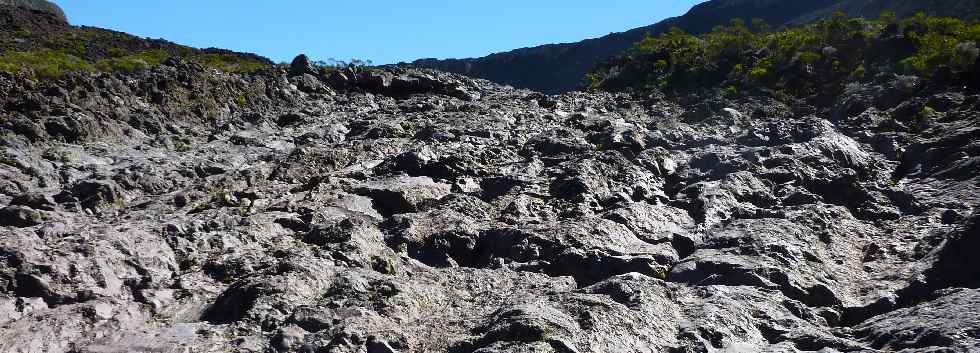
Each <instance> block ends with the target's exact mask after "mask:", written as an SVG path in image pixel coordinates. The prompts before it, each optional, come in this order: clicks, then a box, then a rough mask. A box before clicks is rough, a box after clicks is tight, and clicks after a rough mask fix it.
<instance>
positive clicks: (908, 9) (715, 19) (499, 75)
mask: <svg viewBox="0 0 980 353" xmlns="http://www.w3.org/2000/svg"><path fill="white" fill-rule="evenodd" d="M867 1H868V0H845V1H841V0H814V1H788V0H712V1H706V2H704V3H701V4H698V5H695V6H694V7H693V8H692V9H691V10H690V11H688V12H687V13H685V14H684V15H681V16H677V17H671V18H668V19H665V20H663V21H660V22H658V23H655V24H652V25H649V26H643V27H638V28H634V29H631V30H627V31H624V32H618V33H611V34H609V35H606V36H602V37H599V38H592V39H587V40H583V41H579V42H574V43H561V44H545V45H540V46H534V47H528V48H520V49H515V50H512V51H507V52H500V53H493V54H490V55H487V56H484V57H480V58H467V59H419V60H416V61H414V62H412V63H411V64H412V65H415V66H418V67H423V68H432V69H439V70H443V71H447V72H454V73H459V74H464V75H470V76H473V77H478V78H484V79H488V80H491V81H494V82H498V83H501V84H507V85H513V86H515V87H519V88H528V89H534V90H538V91H541V92H544V93H560V92H567V91H571V90H575V89H578V88H579V87H580V85H581V83H582V79H583V78H584V77H585V74H586V73H587V72H588V71H589V70H590V69H591V68H592V66H594V65H595V64H598V63H599V62H601V61H602V60H605V59H608V58H611V57H613V56H616V55H618V54H620V53H622V52H623V51H624V50H626V49H628V48H629V47H631V46H632V45H633V44H635V43H636V42H638V41H640V40H641V39H643V37H645V36H646V34H648V33H649V34H652V35H658V34H660V33H663V32H665V31H667V30H669V29H670V28H671V27H679V28H681V29H683V30H685V31H687V32H690V33H692V34H701V33H704V32H707V31H710V30H711V29H712V28H713V27H714V26H717V25H723V24H727V23H728V21H730V20H731V19H734V18H743V19H744V20H746V21H748V20H750V19H752V18H762V19H764V20H766V22H768V24H769V25H771V26H772V27H774V28H778V27H782V26H784V25H792V24H799V23H805V22H809V21H813V20H816V19H818V18H821V17H825V16H828V15H831V14H832V13H833V12H834V11H835V10H838V9H839V10H843V11H845V12H848V13H849V14H854V15H859V16H868V15H869V13H868V12H871V11H875V12H876V13H873V14H870V15H873V16H874V17H877V15H879V14H880V13H881V12H883V11H890V10H899V11H898V15H900V16H908V15H911V14H914V13H915V12H917V11H920V10H924V11H925V12H927V14H940V15H965V16H967V18H976V17H977V16H978V11H980V5H977V4H975V3H974V4H972V5H971V3H970V2H969V1H968V0H927V1H908V0H899V1H892V0H873V1H871V2H870V3H866V2H867ZM949 4H954V5H956V6H952V7H951V6H947V5H949ZM957 8H966V9H968V10H970V11H951V10H950V9H957Z"/></svg>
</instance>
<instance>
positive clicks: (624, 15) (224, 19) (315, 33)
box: [54, 0, 702, 64]
mask: <svg viewBox="0 0 980 353" xmlns="http://www.w3.org/2000/svg"><path fill="white" fill-rule="evenodd" d="M701 1H702V0H602V1H582V0H572V1H568V0H565V1H554V0H496V1H478V0H415V1H395V0H385V1H364V0H361V1H355V0H166V1H164V0H135V1H134V0H54V2H55V3H57V4H59V5H61V7H62V8H63V9H64V10H65V13H66V14H67V15H68V18H69V20H70V21H71V22H72V24H75V25H88V26H96V27H103V28H109V29H114V30H119V31H123V32H128V33H132V34H135V35H139V36H143V37H152V38H164V39H167V40H170V41H173V42H176V43H180V44H185V45H190V46H194V47H219V48H227V49H232V50H239V51H248V52H254V53H258V54H261V55H264V56H267V57H269V58H271V59H273V60H276V61H288V60H290V59H292V57H293V56H295V55H296V54H298V53H300V52H304V53H307V54H309V55H310V56H311V57H313V58H315V59H327V58H336V59H344V60H346V59H350V58H359V59H369V60H372V61H374V63H375V64H388V63H395V62H399V61H411V60H414V59H418V58H424V57H436V58H463V57H478V56H483V55H486V54H489V53H493V52H499V51H506V50H510V49H515V48H521V47H527V46H534V45H539V44H547V43H561V42H574V41H579V40H582V39H586V38H594V37H599V36H603V35H606V34H608V33H610V32H620V31H624V30H627V29H630V28H635V27H640V26H645V25H648V24H651V23H654V22H657V21H659V20H661V19H663V18H666V17H671V16H677V15H681V14H683V13H684V12H686V11H687V10H688V9H690V8H691V6H693V5H694V4H696V3H699V2H701Z"/></svg>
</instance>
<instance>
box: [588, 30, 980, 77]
mask: <svg viewBox="0 0 980 353" xmlns="http://www.w3.org/2000/svg"><path fill="white" fill-rule="evenodd" d="M978 43H980V24H977V23H972V22H967V21H963V20H959V19H954V18H941V17H929V16H926V15H922V14H919V15H916V16H913V17H910V18H907V19H903V20H898V19H896V17H895V16H894V14H892V13H886V14H884V15H882V17H881V18H879V19H864V18H848V17H846V16H845V15H844V14H842V13H838V14H836V15H834V16H833V17H831V18H828V19H825V20H821V21H818V22H815V23H812V24H809V25H805V26H800V27H795V28H789V29H785V30H780V31H771V30H770V28H769V26H768V25H766V24H765V22H764V21H762V20H758V19H756V20H753V21H751V25H749V24H746V22H745V21H743V20H740V19H736V20H733V21H731V23H730V24H729V25H726V26H718V27H716V28H714V30H712V31H711V32H709V33H706V34H704V35H701V36H695V35H691V34H688V33H685V32H684V31H682V30H680V29H678V28H673V29H671V30H670V31H668V32H666V33H663V34H661V35H659V36H656V37H654V36H648V37H646V38H645V39H643V40H642V41H640V42H638V43H636V44H635V45H634V46H633V47H632V48H631V49H629V50H628V51H627V52H626V53H625V54H624V55H623V56H621V57H618V58H615V59H613V60H610V61H609V62H606V63H603V64H600V65H599V66H597V67H596V68H595V69H594V70H592V71H591V72H590V73H588V74H587V75H586V77H585V80H586V82H585V85H586V86H587V87H590V88H596V89H605V90H612V91H616V90H624V89H632V90H649V89H654V88H657V89H660V90H663V91H665V92H667V93H671V92H674V93H679V92H686V91H691V90H696V89H703V88H706V87H707V88H710V87H716V88H719V87H725V88H724V89H723V90H724V91H726V93H730V92H732V91H734V90H733V89H732V87H741V86H757V87H759V86H761V87H767V88H771V89H775V90H780V91H783V92H787V93H790V94H807V93H813V92H814V91H815V90H817V89H819V88H820V86H822V85H828V84H829V85H835V84H836V85H837V86H840V84H841V83H842V82H846V81H847V80H852V79H857V78H861V77H864V76H865V75H866V74H868V73H869V72H870V73H874V72H881V71H894V72H901V73H906V74H916V75H934V74H936V73H937V72H940V71H943V70H944V69H946V68H948V69H950V70H952V71H953V72H954V73H955V72H965V71H970V70H975V68H974V65H975V63H976V61H977V58H978V56H980V49H978ZM719 89H720V88H719Z"/></svg>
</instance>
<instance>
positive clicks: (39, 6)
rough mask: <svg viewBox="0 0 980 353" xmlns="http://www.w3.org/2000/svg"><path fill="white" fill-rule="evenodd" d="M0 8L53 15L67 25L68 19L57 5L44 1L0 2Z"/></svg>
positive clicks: (11, 0) (4, 0)
mask: <svg viewBox="0 0 980 353" xmlns="http://www.w3.org/2000/svg"><path fill="white" fill-rule="evenodd" d="M0 6H15V7H20V8H25V9H28V10H32V11H38V12H43V13H46V14H50V15H53V16H54V17H56V18H57V19H59V20H61V21H63V22H65V23H68V17H66V16H65V12H64V11H62V10H61V7H59V6H58V5H56V4H54V3H52V2H50V1H46V0H0Z"/></svg>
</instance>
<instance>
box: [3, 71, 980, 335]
mask: <svg viewBox="0 0 980 353" xmlns="http://www.w3.org/2000/svg"><path fill="white" fill-rule="evenodd" d="M0 107H2V111H0V118H2V121H0V146H2V154H0V205H2V207H3V208H2V209H0V224H2V228H0V229H2V233H0V258H2V261H0V351H3V352H78V353H82V352H276V351H279V352H287V351H289V352H294V351H296V352H367V353H386V352H457V353H463V352H467V353H468V352H473V353H476V352H480V353H489V352H558V353H568V352H583V353H584V352H797V351H821V352H853V351H862V352H875V351H902V352H968V351H976V350H980V310H977V308H978V305H980V290H978V289H977V288H978V287H980V273H978V271H980V263H978V259H977V256H976V255H975V251H976V249H978V237H977V236H978V234H980V231H978V227H980V225H978V220H980V217H978V215H977V213H976V211H975V210H976V207H977V204H978V199H980V178H978V176H980V142H978V137H980V117H978V115H977V112H978V111H980V95H977V94H976V93H975V92H968V91H961V90H957V89H950V88H941V89H940V88H935V87H930V86H929V85H928V84H927V83H926V82H924V80H922V79H920V78H917V77H909V76H894V75H892V76H882V77H879V78H877V79H875V81H873V82H867V83H862V84H854V85H852V86H849V88H848V90H847V92H845V94H844V95H842V96H840V97H838V98H836V99H835V100H834V101H833V102H829V103H828V104H826V105H824V106H809V105H806V104H795V103H794V104H786V103H782V102H780V101H778V100H775V99H773V98H768V97H761V96H752V97H740V98H722V97H698V99H696V100H680V101H677V100H668V99H664V98H662V97H656V96H652V97H639V98H638V97H632V96H628V95H613V94H608V93H580V92H579V93H568V94H564V95H559V96H548V95H543V94H540V93H535V92H531V91H526V90H515V89H512V88H508V87H501V86H497V85H494V84H491V83H489V82H487V81H481V80H473V79H468V78H465V77H461V76H454V75H449V74H443V73H438V72H432V71H416V70H411V69H401V68H382V69H373V70H354V69H345V70H341V71H336V72H333V73H329V74H328V73H321V72H317V68H315V67H311V66H309V65H306V63H304V62H303V61H302V60H300V61H298V62H297V63H296V65H294V67H292V68H290V69H287V68H278V67H277V68H275V69H271V70H266V71H262V72H258V73H255V74H251V75H240V74H226V73H221V72H218V71H214V70H206V69H203V68H201V67H200V66H197V65H194V64H190V63H187V62H183V61H181V60H170V61H168V62H166V63H165V64H164V65H162V66H159V67H156V68H153V69H151V70H147V71H142V72H139V73H137V74H132V75H127V74H106V73H83V74H73V75H70V76H68V77H65V78H62V79H58V80H45V81H34V80H31V79H28V78H25V77H24V76H15V75H9V74H2V73H0ZM926 107H928V109H926Z"/></svg>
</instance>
